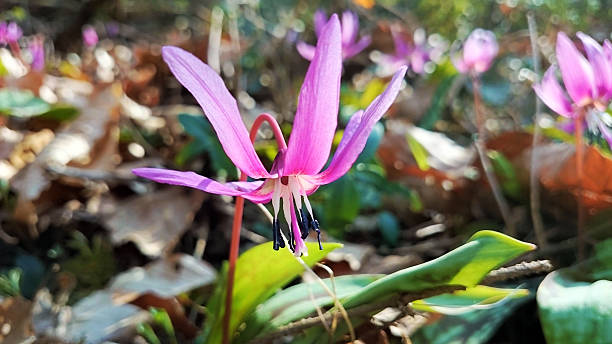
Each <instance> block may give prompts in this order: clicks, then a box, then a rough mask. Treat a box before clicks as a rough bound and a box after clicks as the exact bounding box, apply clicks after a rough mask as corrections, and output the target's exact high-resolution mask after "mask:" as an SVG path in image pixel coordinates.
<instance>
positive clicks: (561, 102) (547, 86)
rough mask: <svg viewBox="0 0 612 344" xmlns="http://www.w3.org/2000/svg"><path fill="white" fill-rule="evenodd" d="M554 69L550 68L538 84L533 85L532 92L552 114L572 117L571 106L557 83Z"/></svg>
mask: <svg viewBox="0 0 612 344" xmlns="http://www.w3.org/2000/svg"><path fill="white" fill-rule="evenodd" d="M555 70H556V69H555V67H550V68H548V70H547V71H546V73H545V74H544V77H543V78H542V81H541V82H540V83H539V84H535V85H533V90H534V91H535V93H536V94H537V95H538V97H540V99H541V100H542V101H543V102H544V104H546V106H548V107H549V108H551V109H552V110H553V111H554V112H556V113H558V114H559V115H561V116H564V117H570V118H571V117H572V116H573V115H572V104H571V103H570V101H569V99H567V96H566V95H565V92H564V91H563V89H562V88H561V86H560V85H559V83H558V82H557V77H556V76H555Z"/></svg>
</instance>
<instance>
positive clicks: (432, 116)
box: [419, 75, 457, 130]
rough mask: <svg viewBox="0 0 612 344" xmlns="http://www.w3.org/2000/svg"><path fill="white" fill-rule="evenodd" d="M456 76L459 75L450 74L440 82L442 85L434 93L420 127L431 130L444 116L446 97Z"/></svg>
mask: <svg viewBox="0 0 612 344" xmlns="http://www.w3.org/2000/svg"><path fill="white" fill-rule="evenodd" d="M456 76H457V75H451V76H448V77H446V78H444V79H443V80H442V81H441V82H440V85H439V86H438V88H437V89H436V92H435V93H434V95H433V99H432V100H431V105H430V106H429V109H428V110H427V112H426V113H425V115H424V116H423V118H421V120H420V121H419V127H421V128H423V129H427V130H431V129H433V128H434V125H435V124H436V122H437V121H438V120H439V119H440V117H442V111H444V108H445V107H446V97H447V94H448V91H450V88H451V86H452V85H453V81H454V80H455V77H456Z"/></svg>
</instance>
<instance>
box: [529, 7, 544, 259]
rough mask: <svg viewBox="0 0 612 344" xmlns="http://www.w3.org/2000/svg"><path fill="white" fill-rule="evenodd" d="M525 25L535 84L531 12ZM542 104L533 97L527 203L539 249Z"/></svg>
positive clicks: (541, 234)
mask: <svg viewBox="0 0 612 344" xmlns="http://www.w3.org/2000/svg"><path fill="white" fill-rule="evenodd" d="M527 24H528V25H529V39H530V41H531V56H532V57H531V59H532V61H533V70H534V72H535V74H536V80H535V82H538V81H539V78H540V59H539V58H538V43H537V39H538V28H537V26H536V22H535V17H534V15H533V12H529V13H527ZM541 109H542V102H541V101H540V97H538V96H537V95H536V96H535V116H534V120H533V141H532V142H531V151H532V154H531V170H530V171H529V201H530V202H529V203H530V207H531V221H532V222H533V231H534V232H535V236H536V241H537V242H538V246H540V248H545V247H546V246H548V243H547V241H546V233H545V232H544V221H542V214H541V213H540V183H539V182H538V178H537V172H538V158H537V156H538V155H537V154H536V153H537V149H538V143H539V142H540V136H541V130H540V117H541V116H540V113H541Z"/></svg>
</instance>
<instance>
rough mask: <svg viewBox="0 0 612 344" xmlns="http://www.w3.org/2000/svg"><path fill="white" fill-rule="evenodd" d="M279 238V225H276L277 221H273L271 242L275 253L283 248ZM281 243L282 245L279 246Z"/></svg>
mask: <svg viewBox="0 0 612 344" xmlns="http://www.w3.org/2000/svg"><path fill="white" fill-rule="evenodd" d="M279 237H280V224H279V223H278V219H274V220H273V221H272V242H273V247H272V248H274V250H275V251H278V249H279V248H280V247H285V242H284V241H282V240H279ZM281 242H282V245H281Z"/></svg>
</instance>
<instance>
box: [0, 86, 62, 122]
mask: <svg viewBox="0 0 612 344" xmlns="http://www.w3.org/2000/svg"><path fill="white" fill-rule="evenodd" d="M50 109H51V105H49V103H47V102H46V101H44V100H42V99H40V98H38V97H36V96H35V95H34V94H32V92H30V91H27V90H18V89H8V88H4V89H0V113H2V114H6V115H10V116H15V117H33V116H38V115H42V114H43V113H45V112H47V111H49V110H50Z"/></svg>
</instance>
